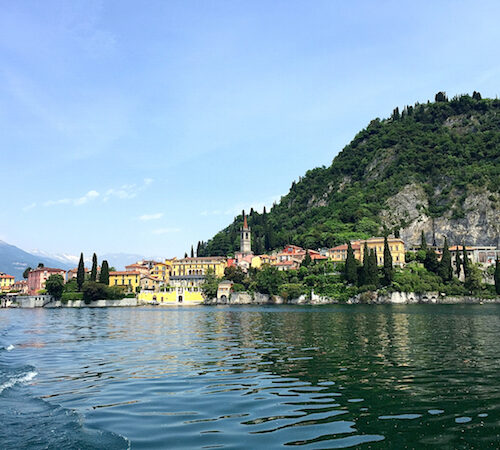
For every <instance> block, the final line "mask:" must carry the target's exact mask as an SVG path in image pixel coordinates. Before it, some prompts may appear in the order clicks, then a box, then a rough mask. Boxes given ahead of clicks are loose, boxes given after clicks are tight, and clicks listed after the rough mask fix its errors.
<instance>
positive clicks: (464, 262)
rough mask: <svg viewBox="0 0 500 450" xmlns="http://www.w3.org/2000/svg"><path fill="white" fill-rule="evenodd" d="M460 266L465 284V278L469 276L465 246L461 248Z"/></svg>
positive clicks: (468, 262)
mask: <svg viewBox="0 0 500 450" xmlns="http://www.w3.org/2000/svg"><path fill="white" fill-rule="evenodd" d="M457 251H458V249H457ZM462 266H463V268H464V276H465V282H467V278H468V277H469V275H470V261H469V258H468V257H467V249H466V248H465V245H463V246H462Z"/></svg>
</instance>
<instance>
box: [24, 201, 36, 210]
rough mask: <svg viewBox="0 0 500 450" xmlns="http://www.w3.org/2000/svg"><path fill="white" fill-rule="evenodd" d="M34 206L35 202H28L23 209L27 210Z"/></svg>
mask: <svg viewBox="0 0 500 450" xmlns="http://www.w3.org/2000/svg"><path fill="white" fill-rule="evenodd" d="M35 206H36V203H31V204H29V205H26V206H25V207H24V208H23V211H29V210H30V209H33V208H34V207H35Z"/></svg>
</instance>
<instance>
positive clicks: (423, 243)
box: [420, 230, 427, 251]
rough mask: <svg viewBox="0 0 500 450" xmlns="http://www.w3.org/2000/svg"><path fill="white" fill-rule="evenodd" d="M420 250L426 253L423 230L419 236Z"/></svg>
mask: <svg viewBox="0 0 500 450" xmlns="http://www.w3.org/2000/svg"><path fill="white" fill-rule="evenodd" d="M420 250H425V251H427V241H426V240H425V233H424V230H422V234H421V236H420Z"/></svg>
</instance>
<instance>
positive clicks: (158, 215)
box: [139, 213, 163, 221]
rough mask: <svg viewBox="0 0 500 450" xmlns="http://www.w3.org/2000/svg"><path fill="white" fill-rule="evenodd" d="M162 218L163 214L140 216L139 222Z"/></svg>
mask: <svg viewBox="0 0 500 450" xmlns="http://www.w3.org/2000/svg"><path fill="white" fill-rule="evenodd" d="M162 217H163V213H155V214H143V215H142V216H139V220H144V221H147V220H157V219H161V218H162Z"/></svg>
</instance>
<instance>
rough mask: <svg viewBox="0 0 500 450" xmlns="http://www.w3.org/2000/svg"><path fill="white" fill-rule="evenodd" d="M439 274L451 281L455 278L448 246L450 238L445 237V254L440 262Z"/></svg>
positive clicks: (445, 279) (444, 279)
mask: <svg viewBox="0 0 500 450" xmlns="http://www.w3.org/2000/svg"><path fill="white" fill-rule="evenodd" d="M438 275H439V276H440V277H441V278H442V279H443V281H451V280H452V278H453V268H452V267H451V254H450V249H449V248H448V239H447V238H444V246H443V256H442V257H441V261H440V263H439V268H438Z"/></svg>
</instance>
